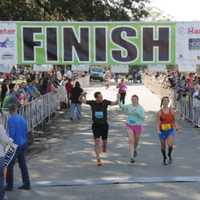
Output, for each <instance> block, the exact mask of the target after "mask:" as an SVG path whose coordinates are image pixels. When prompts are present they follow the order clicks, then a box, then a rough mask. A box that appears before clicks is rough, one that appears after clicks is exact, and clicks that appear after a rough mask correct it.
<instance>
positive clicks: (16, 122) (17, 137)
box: [6, 105, 31, 191]
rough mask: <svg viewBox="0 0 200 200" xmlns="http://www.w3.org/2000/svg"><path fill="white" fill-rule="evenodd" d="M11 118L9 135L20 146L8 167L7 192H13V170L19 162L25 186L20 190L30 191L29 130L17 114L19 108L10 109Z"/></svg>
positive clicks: (9, 120)
mask: <svg viewBox="0 0 200 200" xmlns="http://www.w3.org/2000/svg"><path fill="white" fill-rule="evenodd" d="M9 112H10V117H9V118H8V134H9V136H10V137H11V138H12V139H13V141H14V143H15V144H17V145H18V148H17V151H16V155H15V156H14V158H13V160H12V161H11V163H10V165H9V166H8V172H7V177H6V182H7V187H6V190H7V191H12V190H13V184H14V183H13V182H14V181H13V170H14V164H15V161H16V160H17V161H18V163H19V167H20V169H21V173H22V181H23V185H22V186H21V187H19V189H23V190H30V188H31V187H30V179H29V173H28V168H27V165H26V158H25V157H26V150H27V146H28V145H27V144H28V128H27V122H26V120H25V119H24V118H23V117H22V116H21V115H19V114H18V113H17V106H16V105H12V106H11V107H10V110H9Z"/></svg>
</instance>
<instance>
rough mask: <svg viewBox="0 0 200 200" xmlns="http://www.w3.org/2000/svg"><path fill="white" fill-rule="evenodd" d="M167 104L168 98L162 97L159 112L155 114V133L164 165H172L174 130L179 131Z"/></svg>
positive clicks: (172, 112) (173, 114)
mask: <svg viewBox="0 0 200 200" xmlns="http://www.w3.org/2000/svg"><path fill="white" fill-rule="evenodd" d="M169 102H170V100H169V97H167V96H166V97H163V98H162V100H161V110H160V111H159V112H158V114H157V133H158V135H159V138H160V143H161V152H162V155H163V164H164V165H168V164H171V163H172V151H173V145H174V137H175V134H176V129H177V130H179V128H178V125H177V123H176V120H175V113H174V111H173V110H172V108H171V107H170V106H169ZM166 146H168V158H167V155H166Z"/></svg>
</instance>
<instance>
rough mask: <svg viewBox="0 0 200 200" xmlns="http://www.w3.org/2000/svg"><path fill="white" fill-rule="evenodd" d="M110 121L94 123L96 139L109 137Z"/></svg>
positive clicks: (93, 128) (93, 129)
mask: <svg viewBox="0 0 200 200" xmlns="http://www.w3.org/2000/svg"><path fill="white" fill-rule="evenodd" d="M108 129H109V125H108V123H93V124H92V131H93V135H94V138H95V139H98V138H102V139H103V140H107V139H108Z"/></svg>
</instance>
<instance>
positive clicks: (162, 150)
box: [161, 149, 167, 159]
mask: <svg viewBox="0 0 200 200" xmlns="http://www.w3.org/2000/svg"><path fill="white" fill-rule="evenodd" d="M161 152H162V155H163V158H164V159H166V158H167V156H166V150H165V149H161Z"/></svg>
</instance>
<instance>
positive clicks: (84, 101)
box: [79, 93, 87, 104]
mask: <svg viewBox="0 0 200 200" xmlns="http://www.w3.org/2000/svg"><path fill="white" fill-rule="evenodd" d="M79 101H80V102H81V103H84V104H87V98H86V94H85V93H83V94H81V96H80V97H79Z"/></svg>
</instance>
